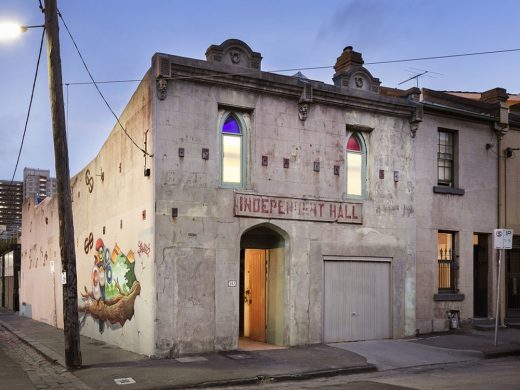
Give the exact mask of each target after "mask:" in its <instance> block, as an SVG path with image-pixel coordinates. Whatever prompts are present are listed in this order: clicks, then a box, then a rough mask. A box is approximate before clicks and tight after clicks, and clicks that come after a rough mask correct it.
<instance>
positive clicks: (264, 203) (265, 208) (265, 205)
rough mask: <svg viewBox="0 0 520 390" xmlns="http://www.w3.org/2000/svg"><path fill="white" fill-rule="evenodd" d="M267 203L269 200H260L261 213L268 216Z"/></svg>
mask: <svg viewBox="0 0 520 390" xmlns="http://www.w3.org/2000/svg"><path fill="white" fill-rule="evenodd" d="M268 203H269V199H262V213H264V214H269V210H268V209H267V204H268Z"/></svg>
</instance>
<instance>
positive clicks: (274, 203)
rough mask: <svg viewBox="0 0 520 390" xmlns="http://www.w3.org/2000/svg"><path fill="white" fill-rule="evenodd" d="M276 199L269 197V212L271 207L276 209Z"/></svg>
mask: <svg viewBox="0 0 520 390" xmlns="http://www.w3.org/2000/svg"><path fill="white" fill-rule="evenodd" d="M276 204H277V203H276V199H271V207H270V209H271V214H272V213H273V209H276Z"/></svg>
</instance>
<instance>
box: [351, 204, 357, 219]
mask: <svg viewBox="0 0 520 390" xmlns="http://www.w3.org/2000/svg"><path fill="white" fill-rule="evenodd" d="M352 219H358V217H357V215H356V206H352Z"/></svg>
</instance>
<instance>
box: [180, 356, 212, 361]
mask: <svg viewBox="0 0 520 390" xmlns="http://www.w3.org/2000/svg"><path fill="white" fill-rule="evenodd" d="M175 360H177V361H178V362H179V363H194V362H207V361H208V359H206V358H205V357H204V356H185V357H180V358H177V359H175Z"/></svg>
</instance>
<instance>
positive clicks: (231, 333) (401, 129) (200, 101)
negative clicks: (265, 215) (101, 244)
mask: <svg viewBox="0 0 520 390" xmlns="http://www.w3.org/2000/svg"><path fill="white" fill-rule="evenodd" d="M186 61H188V60H186ZM252 89H253V90H252ZM277 95H278V96H277ZM362 96H364V97H367V96H368V98H369V95H362ZM163 97H165V98H164V100H161V99H159V98H158V97H155V96H154V99H153V127H154V137H155V140H154V147H155V149H154V154H155V171H154V172H153V174H154V176H155V199H156V210H155V214H156V215H155V238H156V240H155V251H156V254H157V258H156V273H155V277H156V280H155V285H156V296H155V305H156V307H157V310H156V317H155V335H156V338H155V346H154V349H155V354H156V355H158V356H177V355H179V354H182V353H194V352H204V351H215V350H229V349H236V348H237V342H238V332H239V302H241V297H239V288H238V287H228V281H229V280H236V281H239V283H240V275H239V272H240V260H239V257H240V237H241V235H242V233H243V232H244V231H246V230H247V229H248V228H250V227H253V226H256V225H258V224H262V223H269V224H271V226H275V227H276V228H277V229H279V230H280V231H283V232H284V235H286V237H288V238H287V239H286V247H285V271H284V275H285V302H284V320H285V321H284V322H285V328H284V335H283V339H284V344H286V345H301V344H311V343H320V342H322V336H323V331H322V323H323V319H322V287H323V286H322V284H323V281H322V280H323V256H327V255H335V256H368V257H387V258H388V257H391V258H392V263H391V278H392V284H391V285H392V287H391V289H392V291H391V295H392V298H391V299H392V301H391V302H392V305H391V306H392V329H393V331H392V337H395V338H397V337H402V336H405V335H412V334H414V332H415V274H416V270H415V228H416V227H415V210H414V198H415V187H414V182H415V166H414V164H415V163H414V145H413V143H414V140H413V138H411V136H410V127H409V123H408V118H405V117H402V116H401V117H399V116H397V115H395V116H393V115H391V114H382V113H377V112H371V111H370V109H369V108H368V109H367V110H360V109H353V108H351V107H349V106H348V105H347V104H345V105H344V106H342V107H338V106H337V105H336V106H333V105H328V104H326V103H322V104H319V103H316V104H311V105H310V110H309V115H308V118H307V120H306V121H301V120H299V118H298V98H297V97H283V96H280V94H276V93H275V92H273V91H267V90H266V91H260V90H259V89H257V90H256V91H255V90H254V88H248V89H246V88H239V87H226V86H224V85H222V84H220V85H219V83H211V84H210V83H204V82H196V81H190V80H170V81H169V82H168V85H167V89H166V95H165V96H164V95H163ZM224 108H225V109H227V110H236V111H237V112H242V113H247V116H248V118H249V121H248V129H247V132H248V134H247V143H248V147H247V150H248V151H247V154H248V159H247V177H248V179H247V186H246V191H248V192H249V193H253V194H267V195H282V196H288V197H302V196H306V197H309V198H313V199H329V200H338V201H341V200H342V198H343V193H344V191H345V172H344V147H345V143H346V126H347V125H360V126H366V128H372V129H373V131H371V132H366V133H364V136H365V139H366V143H367V147H368V162H367V166H368V173H367V174H368V181H367V183H368V184H367V185H368V199H365V200H362V201H361V202H362V203H363V224H362V225H349V224H338V223H326V222H311V221H293V220H281V219H277V220H275V219H260V218H247V217H236V216H234V212H233V202H234V201H233V189H227V188H222V187H221V186H220V185H219V164H220V157H219V143H218V140H219V132H218V128H217V127H218V121H219V115H221V110H222V109H224ZM179 147H182V148H184V149H185V150H184V157H179V156H178V148H179ZM202 148H208V149H209V159H208V160H204V159H202V158H201V151H202ZM262 155H267V156H268V159H269V163H268V166H262V163H261V156H262ZM283 158H289V159H290V168H288V169H284V168H283V167H282V161H283ZM316 160H319V161H320V163H321V170H320V172H314V171H313V162H314V161H316ZM333 165H340V167H341V168H340V175H339V176H335V175H334V174H333ZM380 170H383V171H384V173H385V175H384V178H379V171H380ZM394 171H398V172H399V173H398V174H399V180H398V181H397V182H394V175H393V172H394ZM172 209H176V210H177V212H178V215H177V216H172Z"/></svg>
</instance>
